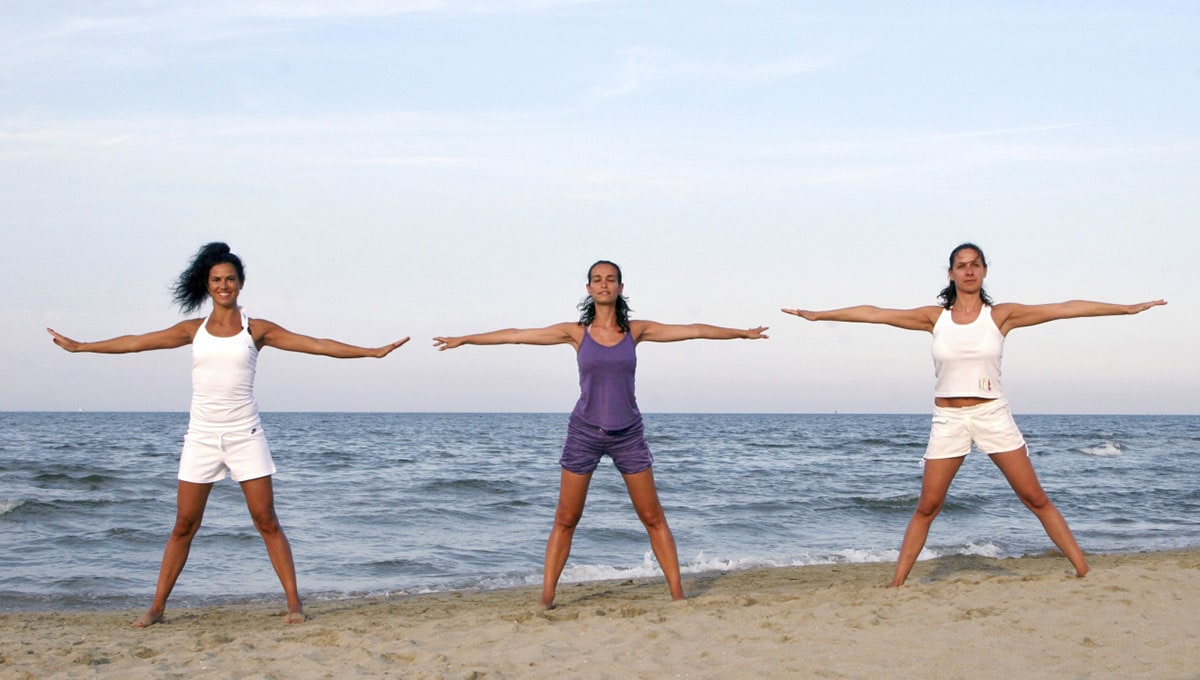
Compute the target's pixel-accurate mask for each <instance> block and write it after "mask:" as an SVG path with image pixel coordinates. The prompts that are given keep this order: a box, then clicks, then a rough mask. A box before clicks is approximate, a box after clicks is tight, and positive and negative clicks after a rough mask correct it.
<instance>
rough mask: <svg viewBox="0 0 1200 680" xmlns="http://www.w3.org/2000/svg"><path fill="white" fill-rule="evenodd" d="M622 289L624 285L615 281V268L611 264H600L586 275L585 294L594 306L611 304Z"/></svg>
mask: <svg viewBox="0 0 1200 680" xmlns="http://www.w3.org/2000/svg"><path fill="white" fill-rule="evenodd" d="M624 289H625V286H624V284H621V283H619V282H618V281H617V268H616V267H614V266H612V265H611V264H605V263H600V264H598V265H596V266H595V267H592V271H591V272H590V273H589V274H588V284H587V292H588V295H591V296H592V299H593V300H595V301H596V304H606V303H607V304H613V303H614V301H615V300H616V299H617V296H619V295H620V294H621V291H622V290H624Z"/></svg>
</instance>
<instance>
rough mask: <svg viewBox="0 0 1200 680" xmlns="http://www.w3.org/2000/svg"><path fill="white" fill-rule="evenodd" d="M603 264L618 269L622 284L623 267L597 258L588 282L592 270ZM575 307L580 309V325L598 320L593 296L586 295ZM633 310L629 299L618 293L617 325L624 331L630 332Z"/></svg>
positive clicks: (589, 270)
mask: <svg viewBox="0 0 1200 680" xmlns="http://www.w3.org/2000/svg"><path fill="white" fill-rule="evenodd" d="M602 264H606V265H609V266H610V267H612V268H613V269H616V270H617V284H618V285H620V284H621V268H620V267H618V266H617V263H616V262H610V261H608V260H596V261H595V262H593V263H592V266H590V267H588V273H587V280H588V283H591V282H592V270H593V269H595V268H596V267H597V266H599V265H602ZM575 307H576V308H577V309H578V310H579V325H580V326H590V325H592V322H593V321H595V320H596V301H595V300H593V299H592V296H591V295H589V296H587V297H585V298H584V299H583V300H582V301H581V302H580V303H579V304H578V305H575ZM631 311H632V310H631V309H629V301H628V300H626V299H625V296H624V295H618V296H617V325H618V326H620V327H621V331H622V332H623V333H628V332H629V312H631Z"/></svg>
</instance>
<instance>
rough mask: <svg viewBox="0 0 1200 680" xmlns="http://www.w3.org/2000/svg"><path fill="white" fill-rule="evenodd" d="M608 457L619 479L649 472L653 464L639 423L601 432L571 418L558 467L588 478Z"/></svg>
mask: <svg viewBox="0 0 1200 680" xmlns="http://www.w3.org/2000/svg"><path fill="white" fill-rule="evenodd" d="M605 455H608V457H610V458H612V461H613V465H615V466H617V469H618V470H620V471H621V474H623V475H632V474H634V473H637V472H643V471H645V470H649V469H650V466H651V465H653V464H654V457H653V456H651V455H650V445H649V444H647V443H646V435H645V434H644V433H643V431H642V421H641V420H640V419H639V420H638V421H637V422H636V423H634V424H633V425H630V426H629V427H627V428H625V429H623V430H611V431H610V430H602V429H600V428H598V427H596V426H595V425H588V424H587V423H585V422H583V421H582V420H580V419H578V418H576V417H574V416H572V417H571V420H570V422H568V423H567V441H566V442H565V443H564V444H563V450H562V457H561V458H559V459H558V464H559V465H561V466H562V467H563V469H564V470H566V471H567V472H574V473H575V474H577V475H587V474H591V473H592V471H593V470H595V469H596V466H597V465H599V464H600V459H601V458H602V457H603V456H605Z"/></svg>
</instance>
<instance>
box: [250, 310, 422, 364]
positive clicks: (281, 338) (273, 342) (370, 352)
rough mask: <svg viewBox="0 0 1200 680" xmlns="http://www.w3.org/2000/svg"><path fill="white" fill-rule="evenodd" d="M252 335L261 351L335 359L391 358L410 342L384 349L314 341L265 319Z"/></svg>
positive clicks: (252, 323)
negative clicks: (285, 352)
mask: <svg viewBox="0 0 1200 680" xmlns="http://www.w3.org/2000/svg"><path fill="white" fill-rule="evenodd" d="M250 335H251V336H252V337H253V338H254V341H255V342H257V343H258V345H259V346H260V347H274V348H276V349H282V350H284V351H287V352H303V353H304V354H316V355H319V356H326V357H333V358H335V359H360V358H363V357H374V358H376V359H382V358H383V357H386V356H387V355H389V354H391V353H392V350H394V349H396V348H397V347H399V346H400V345H403V344H404V343H406V342H408V338H401V339H400V340H397V341H396V342H393V343H391V344H388V345H384V346H382V347H359V346H357V345H348V344H346V343H344V342H339V341H337V340H329V339H326V338H312V337H309V336H307V335H300V334H299V333H293V332H291V331H289V330H288V329H286V328H284V327H283V326H280V325H279V324H276V323H272V322H270V321H267V320H265V319H252V320H251V321H250Z"/></svg>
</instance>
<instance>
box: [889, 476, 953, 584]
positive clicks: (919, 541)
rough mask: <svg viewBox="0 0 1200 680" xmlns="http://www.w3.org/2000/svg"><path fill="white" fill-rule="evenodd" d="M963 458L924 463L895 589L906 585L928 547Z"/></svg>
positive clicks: (906, 532)
mask: <svg viewBox="0 0 1200 680" xmlns="http://www.w3.org/2000/svg"><path fill="white" fill-rule="evenodd" d="M963 458H965V456H962V457H959V458H938V459H934V460H926V461H925V473H924V474H923V475H922V476H921V498H920V499H918V500H917V509H916V510H915V511H913V516H912V519H910V520H909V521H908V529H906V530H905V531H904V542H903V543H901V544H900V558H899V559H898V560H897V561H896V574H895V575H894V576H893V577H892V586H902V585H904V580H905V579H907V578H908V572H910V571H912V567H913V564H915V563H916V561H917V557H918V556H919V555H920V554H921V549H922V548H924V547H925V539H927V538H929V525H931V524H933V518H935V517H937V516H938V513H939V512H941V511H942V506H943V505H945V503H946V492H947V491H949V490H950V482H952V481H954V475H955V474H957V473H958V468H959V467H961V466H962V463H963Z"/></svg>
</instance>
